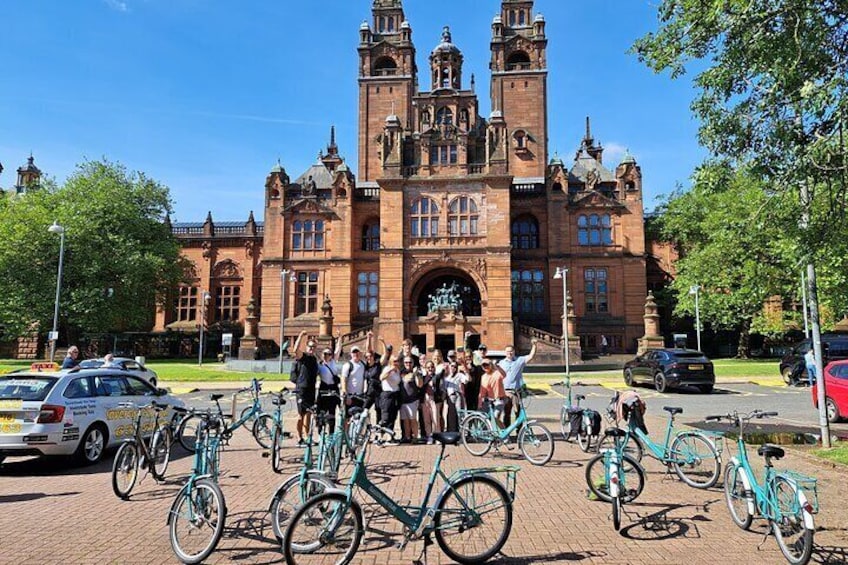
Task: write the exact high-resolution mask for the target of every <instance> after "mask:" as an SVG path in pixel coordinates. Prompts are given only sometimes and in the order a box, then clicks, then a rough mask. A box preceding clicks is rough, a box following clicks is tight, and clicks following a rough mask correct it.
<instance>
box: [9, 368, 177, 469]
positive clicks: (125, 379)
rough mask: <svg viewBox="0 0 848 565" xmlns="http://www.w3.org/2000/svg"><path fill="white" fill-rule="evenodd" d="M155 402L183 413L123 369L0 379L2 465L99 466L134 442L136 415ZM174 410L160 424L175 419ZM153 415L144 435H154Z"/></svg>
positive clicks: (158, 391)
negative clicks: (31, 458)
mask: <svg viewBox="0 0 848 565" xmlns="http://www.w3.org/2000/svg"><path fill="white" fill-rule="evenodd" d="M152 400H155V401H156V402H158V403H160V404H168V405H169V406H172V407H173V406H177V407H180V408H184V407H185V405H184V403H183V401H182V400H180V399H178V398H175V397H173V396H170V395H169V394H168V391H166V390H164V389H157V388H155V387H153V386H151V385H150V384H149V383H148V382H147V381H145V380H143V379H141V378H139V377H137V376H135V375H133V374H131V373H129V372H128V371H126V370H123V369H119V368H102V369H101V368H98V369H78V368H74V369H68V370H65V371H44V372H40V371H38V370H37V369H33V370H32V371H28V372H19V373H15V374H9V375H2V376H0V463H2V461H3V459H5V458H6V457H9V456H15V455H75V456H76V457H77V459H78V460H79V461H80V462H81V463H84V464H92V463H96V462H97V461H99V460H100V459H101V457H103V453H104V452H105V451H106V450H107V449H109V448H110V447H114V446H117V445H118V444H119V443H120V442H121V441H122V440H123V439H125V438H127V437H129V436H131V435H132V434H133V432H134V429H135V416H136V411H135V410H133V409H129V408H127V407H125V406H121V403H126V402H131V403H133V404H135V405H137V406H146V405H148V404H150V402H151V401H152ZM173 417H174V415H173V411H172V410H171V409H170V408H169V409H168V410H167V411H165V412H163V413H162V415H160V420H161V419H163V418H164V419H166V420H165V421H167V420H168V419H172V418H173ZM152 420H153V414H152V411H150V412H149V413H145V414H144V416H143V418H142V429H143V430H145V426H150V428H151V429H149V430H145V431H148V432H151V433H152V431H153V430H152V423H153V421H152Z"/></svg>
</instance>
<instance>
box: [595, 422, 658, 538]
mask: <svg viewBox="0 0 848 565" xmlns="http://www.w3.org/2000/svg"><path fill="white" fill-rule="evenodd" d="M607 438H608V439H609V440H610V442H611V447H609V448H604V449H603V450H602V451H601V453H599V454H598V455H595V456H594V457H593V458H592V459H590V460H589V462H588V463H587V464H586V484H587V485H588V486H589V490H590V491H591V492H592V494H594V495H595V497H597V498H598V499H600V500H603V501H604V502H610V503H612V523H613V527H615V531H619V530H620V528H621V514H622V512H623V509H622V507H623V506H624V504H625V503H628V502H632V501H633V500H636V498H637V497H638V496H639V495H640V494H642V489H644V488H645V470H644V469H643V468H642V465H641V463H639V462H638V461H636V460H635V459H633V458H632V457H631V456H630V455H627V454H626V453H625V452H624V446H625V443H626V441H627V432H625V431H624V430H622V429H620V428H607V430H606V431H605V433H604V439H607Z"/></svg>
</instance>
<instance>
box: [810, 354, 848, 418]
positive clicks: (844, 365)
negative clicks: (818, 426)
mask: <svg viewBox="0 0 848 565" xmlns="http://www.w3.org/2000/svg"><path fill="white" fill-rule="evenodd" d="M824 375H825V376H824V379H825V380H824V382H825V394H827V398H826V400H825V403H826V404H825V406H826V407H827V419H828V421H830V422H838V421H839V420H840V419H842V418H848V360H844V361H833V362H831V363H828V364H827V366H826V367H825V368H824ZM812 391H813V405H814V406H815V407H816V408H818V406H819V402H818V385H817V384H814V385H813V386H812Z"/></svg>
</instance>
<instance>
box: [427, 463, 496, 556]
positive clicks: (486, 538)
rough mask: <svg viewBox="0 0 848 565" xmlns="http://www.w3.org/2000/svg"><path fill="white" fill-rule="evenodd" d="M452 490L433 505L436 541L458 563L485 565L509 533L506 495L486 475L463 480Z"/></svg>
mask: <svg viewBox="0 0 848 565" xmlns="http://www.w3.org/2000/svg"><path fill="white" fill-rule="evenodd" d="M451 486H452V488H449V489H447V490H446V491H445V494H444V496H443V497H442V498H441V499H440V500H439V502H438V503H437V504H436V509H437V510H436V516H435V520H434V526H435V530H436V541H437V542H438V543H439V547H441V548H442V551H444V552H445V555H447V556H448V557H449V558H451V559H452V560H454V561H456V562H457V563H483V562H485V561H488V560H489V559H491V558H492V557H493V556H494V555H495V554H496V553H497V552H499V551H500V550H501V548H502V547H503V546H504V544H505V543H506V540H507V539H508V538H509V533H510V530H511V529H512V501H511V500H510V497H509V494H507V492H506V489H505V488H504V487H503V485H502V484H501V483H500V482H498V481H497V480H495V479H493V478H492V477H489V476H487V475H472V476H470V477H465V478H463V479H460V480H459V481H457V482H455V483H453V484H452V485H451Z"/></svg>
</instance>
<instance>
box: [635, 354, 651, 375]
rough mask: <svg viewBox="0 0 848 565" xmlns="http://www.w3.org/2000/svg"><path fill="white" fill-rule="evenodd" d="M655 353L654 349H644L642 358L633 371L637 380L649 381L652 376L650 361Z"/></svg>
mask: <svg viewBox="0 0 848 565" xmlns="http://www.w3.org/2000/svg"><path fill="white" fill-rule="evenodd" d="M655 354H656V352H655V351H646V352H645V354H644V355H643V356H642V360H641V361H640V362H639V365H638V366H637V367H636V371H635V375H636V379H637V380H638V381H639V382H646V381H647V382H650V380H651V377H652V373H651V363H653V360H654V355H655Z"/></svg>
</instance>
